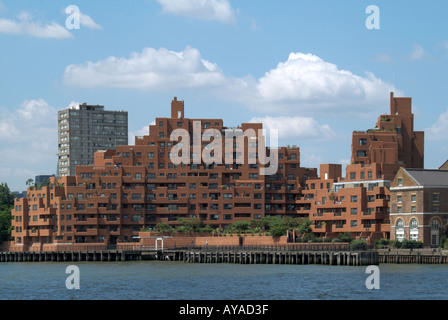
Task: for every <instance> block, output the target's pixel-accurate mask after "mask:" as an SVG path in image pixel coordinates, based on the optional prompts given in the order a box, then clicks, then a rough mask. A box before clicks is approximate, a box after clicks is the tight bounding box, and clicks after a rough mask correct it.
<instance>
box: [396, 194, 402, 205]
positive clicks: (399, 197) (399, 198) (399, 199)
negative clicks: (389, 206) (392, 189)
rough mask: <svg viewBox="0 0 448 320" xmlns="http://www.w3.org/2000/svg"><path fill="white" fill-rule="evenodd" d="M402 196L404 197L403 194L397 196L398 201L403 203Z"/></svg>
mask: <svg viewBox="0 0 448 320" xmlns="http://www.w3.org/2000/svg"><path fill="white" fill-rule="evenodd" d="M402 198H403V197H402V196H401V195H399V196H397V202H398V203H401V202H402Z"/></svg>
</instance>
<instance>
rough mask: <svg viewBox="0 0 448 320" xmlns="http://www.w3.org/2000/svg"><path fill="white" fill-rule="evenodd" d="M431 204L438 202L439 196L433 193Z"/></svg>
mask: <svg viewBox="0 0 448 320" xmlns="http://www.w3.org/2000/svg"><path fill="white" fill-rule="evenodd" d="M432 202H439V194H438V193H433V195H432Z"/></svg>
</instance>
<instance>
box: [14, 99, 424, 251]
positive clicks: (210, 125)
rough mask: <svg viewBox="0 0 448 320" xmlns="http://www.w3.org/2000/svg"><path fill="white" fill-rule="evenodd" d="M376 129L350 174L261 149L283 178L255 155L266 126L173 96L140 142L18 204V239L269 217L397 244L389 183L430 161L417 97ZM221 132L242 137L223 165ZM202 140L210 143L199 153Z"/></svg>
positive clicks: (120, 236) (111, 237) (121, 234)
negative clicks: (231, 124) (190, 107)
mask: <svg viewBox="0 0 448 320" xmlns="http://www.w3.org/2000/svg"><path fill="white" fill-rule="evenodd" d="M392 113H393V114H392ZM381 119H390V121H382V120H381ZM382 122H385V124H384V127H383V123H382ZM377 125H381V126H382V127H380V128H379V130H375V132H365V133H362V134H361V133H359V132H354V133H353V142H352V146H353V147H352V149H353V152H352V153H353V154H352V160H353V161H352V162H353V163H352V164H350V165H348V166H347V168H346V174H345V177H343V174H342V166H341V165H339V164H321V165H320V168H319V169H320V176H318V170H317V168H304V167H301V165H300V149H299V148H297V147H295V146H294V147H292V148H291V147H280V148H278V150H277V149H276V150H269V148H265V149H263V148H261V150H264V151H265V153H266V155H267V156H268V157H269V155H272V154H275V153H277V154H278V155H277V157H276V165H277V167H276V169H277V170H276V172H275V173H274V174H268V175H262V174H260V172H261V171H260V170H261V169H262V168H267V167H269V165H272V162H270V163H269V164H267V165H266V164H264V163H261V162H260V149H256V148H257V147H258V146H259V145H257V144H260V143H261V145H262V146H263V144H262V143H264V139H265V138H264V136H262V135H261V136H260V134H259V131H258V130H259V129H261V128H262V125H261V124H253V123H252V124H247V123H246V124H245V123H243V124H241V126H239V127H238V128H227V127H225V126H224V124H223V121H222V120H221V119H189V118H185V110H184V101H179V100H177V98H174V100H172V102H171V117H170V118H157V119H156V121H155V124H154V125H150V126H149V134H148V135H145V136H143V137H136V139H135V145H133V146H118V147H117V148H116V151H115V150H107V151H101V152H97V153H96V154H95V157H94V159H95V160H94V164H93V165H90V166H78V167H76V175H75V176H68V177H62V178H59V179H56V178H53V179H52V180H50V183H49V185H48V186H45V187H42V188H29V189H28V190H27V197H26V198H23V199H16V202H15V206H14V209H13V211H12V215H13V218H14V219H13V227H14V230H13V232H12V237H13V239H14V241H13V243H14V245H18V246H20V245H33V244H36V245H47V244H48V245H50V244H70V243H73V244H84V243H104V244H116V243H120V242H130V241H133V239H134V238H135V237H137V236H138V235H139V232H140V231H141V230H142V229H144V228H146V227H150V228H154V227H156V226H157V225H158V224H160V223H166V224H169V225H172V226H178V225H179V224H180V223H179V221H178V219H179V218H185V219H190V218H199V219H201V220H202V221H203V222H204V224H206V225H210V226H212V227H216V228H226V227H227V226H229V225H231V224H232V223H234V222H236V221H242V220H252V219H256V220H259V219H262V218H264V217H267V216H280V217H282V216H291V217H300V218H308V219H310V220H311V221H312V223H313V224H312V230H313V232H314V234H315V235H316V236H319V237H328V238H335V237H338V235H340V234H341V233H344V232H350V233H351V234H352V236H353V237H354V238H364V239H369V240H372V241H373V240H374V239H377V238H381V237H385V238H388V237H389V232H390V219H389V200H390V193H389V184H390V180H391V179H392V178H393V176H394V175H395V172H396V171H397V170H398V168H399V167H400V166H408V165H410V166H420V165H422V161H423V149H422V148H423V145H422V144H421V140H420V137H421V134H420V133H416V132H414V131H413V115H412V113H411V110H410V100H409V99H408V98H394V97H393V95H392V96H391V115H388V116H381V117H380V119H379V120H378V124H377ZM392 127H394V128H392ZM177 129H183V131H184V132H187V133H188V135H189V136H190V137H189V138H188V139H190V140H189V141H190V142H191V144H190V147H189V148H190V160H191V162H190V163H188V164H185V163H183V164H182V163H181V164H175V163H174V161H173V159H176V158H177V157H178V156H179V154H177V155H174V154H175V152H173V150H174V148H175V146H176V147H178V143H179V141H182V143H184V142H185V141H187V140H180V138H179V139H177V140H176V139H174V140H172V139H171V136H172V134H173V132H175V130H177ZM386 129H387V130H388V131H387V130H386ZM392 129H395V131H394V132H392V131H393V130H392ZM250 130H252V132H254V133H255V135H256V136H255V137H252V138H247V137H246V138H245V139H243V140H238V137H239V136H238V132H240V133H241V132H243V133H245V132H248V131H250ZM219 134H220V135H221V136H222V137H226V135H229V134H230V135H235V136H234V137H233V140H231V142H230V143H229V141H227V139H224V138H223V139H222V142H221V143H222V145H221V146H222V154H221V155H219V156H218V158H219V159H221V160H223V161H222V163H220V164H209V162H207V161H206V160H208V158H207V157H214V156H216V154H215V153H214V152H213V153H212V152H210V146H209V144H210V143H211V142H212V141H215V140H214V139H215V138H216V137H217V136H218V135H219ZM195 135H196V137H195ZM409 137H410V138H409ZM195 139H202V140H200V143H199V149H198V145H197V144H196V145H195V141H196V140H195ZM360 139H366V140H365V141H364V140H362V143H361V144H362V145H361V147H362V150H365V151H366V152H367V157H360V156H358V155H364V153H362V152H361V153H359V154H358V152H357V151H359V150H358V149H359V148H358V145H360ZM218 141H219V140H218ZM196 142H197V141H196ZM214 150H215V149H214ZM362 150H361V151H362ZM409 150H411V151H409ZM274 151H275V152H274ZM409 152H411V154H408V153H409ZM201 157H202V158H201ZM198 158H199V159H198ZM228 158H230V162H228V161H225V160H226V159H228ZM412 159H414V160H413V161H411V160H412ZM391 177H392V178H391ZM245 239H247V241H249V242H250V241H252V240H251V238H250V237H249V236H248V237H246V238H245ZM169 241H171V240H169ZM177 241H180V240H177ZM197 241H199V240H197ZM201 241H202V240H201ZM210 241H212V240H210ZM213 241H215V240H213ZM228 241H234V240H228ZM254 241H261V240H260V239H257V240H254Z"/></svg>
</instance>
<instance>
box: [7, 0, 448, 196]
mask: <svg viewBox="0 0 448 320" xmlns="http://www.w3.org/2000/svg"><path fill="white" fill-rule="evenodd" d="M70 5H76V6H77V7H78V8H79V10H80V12H81V24H80V29H67V27H66V20H67V18H68V17H69V15H68V14H66V12H65V8H67V7H68V6H70ZM369 5H376V6H377V7H378V9H379V17H380V20H379V23H380V25H379V26H380V29H373V30H370V29H368V28H367V27H366V19H367V18H368V17H369V15H370V14H367V13H366V8H367V7H368V6H369ZM447 12H448V3H447V2H446V1H442V0H432V1H430V2H427V1H426V2H425V1H401V0H396V1H381V0H369V1H364V0H343V1H330V0H326V1H323V0H317V1H308V0H307V1H297V0H282V1H254V0H252V1H250V0H239V1H236V0H133V1H127V2H125V1H117V0H115V1H114V0H112V1H100V0H96V1H84V0H74V1H56V0H41V1H31V0H0V73H1V75H2V77H0V153H1V156H0V182H7V183H8V185H9V186H10V188H11V189H12V190H24V189H25V188H26V186H25V181H26V180H27V179H28V178H34V176H35V175H39V174H53V173H55V171H56V164H57V156H56V154H57V119H56V118H57V111H58V110H61V109H64V108H66V107H67V106H69V105H70V104H74V103H82V102H87V103H89V104H101V105H104V106H105V107H106V109H110V110H118V109H125V110H127V111H129V131H130V136H131V137H133V136H134V135H143V134H147V133H148V125H149V124H150V123H151V122H152V121H154V119H155V117H168V116H169V115H170V101H171V99H172V98H173V97H174V96H177V97H178V98H179V99H183V100H185V106H186V117H191V118H222V119H224V124H225V125H227V126H237V125H239V124H241V123H243V122H253V121H257V122H260V121H261V122H263V123H264V124H265V126H266V127H267V128H276V129H279V135H280V141H279V143H280V145H288V144H290V145H297V146H299V147H300V148H301V162H302V165H303V166H306V167H319V164H320V163H342V164H347V163H349V161H350V147H351V133H352V131H353V130H365V129H369V128H371V127H374V125H375V123H376V119H377V117H378V116H379V115H380V114H384V113H387V112H388V108H389V92H390V91H392V90H393V91H394V92H395V95H396V96H407V97H412V98H413V104H414V113H415V129H416V130H425V132H426V141H425V143H426V145H425V147H426V148H425V166H426V167H427V168H437V167H439V166H440V165H441V164H442V163H443V162H444V161H446V160H447V159H448V142H447V138H446V137H447V136H448V90H447V88H448V75H447V70H448V22H447V21H448V20H447V19H446V14H447ZM131 139H132V138H131ZM132 141H133V140H132Z"/></svg>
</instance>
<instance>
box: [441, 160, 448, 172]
mask: <svg viewBox="0 0 448 320" xmlns="http://www.w3.org/2000/svg"><path fill="white" fill-rule="evenodd" d="M439 170H448V160H446V161H445V163H444V164H442V166H441V167H440V168H439Z"/></svg>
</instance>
